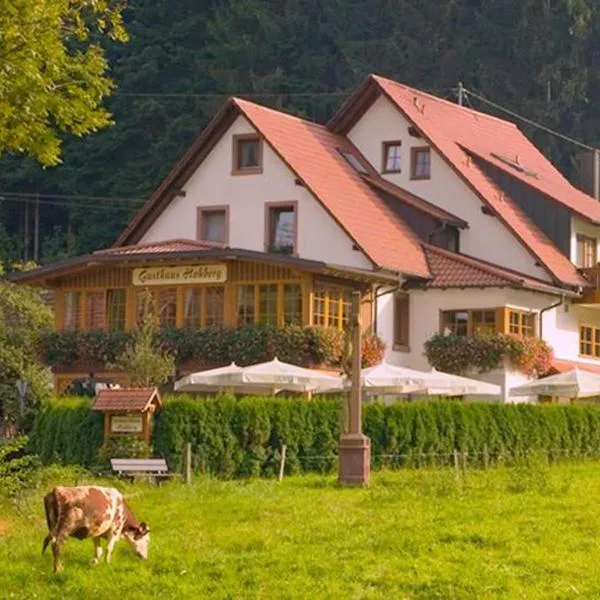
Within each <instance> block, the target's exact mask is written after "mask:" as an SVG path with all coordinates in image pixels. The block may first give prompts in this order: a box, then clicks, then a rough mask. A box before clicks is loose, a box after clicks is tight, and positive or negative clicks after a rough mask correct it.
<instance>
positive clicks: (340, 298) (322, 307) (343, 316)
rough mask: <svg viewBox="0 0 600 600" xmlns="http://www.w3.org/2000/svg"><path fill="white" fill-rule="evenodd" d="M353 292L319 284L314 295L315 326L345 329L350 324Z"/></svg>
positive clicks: (313, 320)
mask: <svg viewBox="0 0 600 600" xmlns="http://www.w3.org/2000/svg"><path fill="white" fill-rule="evenodd" d="M351 310H352V290H351V289H349V288H344V287H339V286H330V285H326V284H320V283H319V284H317V285H316V286H315V289H314V293H313V319H312V322H313V325H319V326H321V327H335V328H336V329H343V328H344V327H345V326H346V325H348V323H349V322H350V311H351Z"/></svg>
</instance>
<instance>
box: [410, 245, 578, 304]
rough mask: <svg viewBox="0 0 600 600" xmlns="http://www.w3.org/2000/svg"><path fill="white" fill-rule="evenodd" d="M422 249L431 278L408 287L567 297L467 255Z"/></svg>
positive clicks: (552, 287)
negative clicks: (492, 289) (502, 289)
mask: <svg viewBox="0 0 600 600" xmlns="http://www.w3.org/2000/svg"><path fill="white" fill-rule="evenodd" d="M423 248H424V251H425V256H426V257H427V263H428V264H429V270H430V271H431V279H428V280H420V281H418V280H413V281H410V282H409V283H407V284H406V285H405V287H407V288H411V287H412V288H414V287H419V288H425V289H432V288H437V289H448V288H481V287H512V288H517V289H523V288H524V289H530V290H535V291H537V292H547V293H549V294H565V290H564V289H562V288H557V287H554V286H552V285H549V284H548V283H546V282H544V281H541V280H539V279H535V278H533V277H527V276H526V275H523V274H522V273H517V272H516V271H513V270H511V269H505V268H503V267H498V266H497V265H494V264H492V263H489V262H486V261H483V260H479V259H477V258H474V257H472V256H468V255H466V254H459V253H456V252H450V251H449V250H444V249H442V248H437V247H435V246H430V245H424V246H423ZM567 295H570V296H576V295H577V294H575V293H568V294H567Z"/></svg>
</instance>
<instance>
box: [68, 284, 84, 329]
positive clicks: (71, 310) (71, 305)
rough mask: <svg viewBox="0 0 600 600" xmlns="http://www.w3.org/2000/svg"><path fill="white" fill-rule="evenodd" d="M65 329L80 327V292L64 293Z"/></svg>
mask: <svg viewBox="0 0 600 600" xmlns="http://www.w3.org/2000/svg"><path fill="white" fill-rule="evenodd" d="M64 328H65V329H66V330H77V329H81V292H66V293H65V319H64Z"/></svg>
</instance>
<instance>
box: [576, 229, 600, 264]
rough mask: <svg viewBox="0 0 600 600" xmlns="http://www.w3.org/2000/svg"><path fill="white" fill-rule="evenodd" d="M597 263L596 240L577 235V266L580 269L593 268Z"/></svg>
mask: <svg viewBox="0 0 600 600" xmlns="http://www.w3.org/2000/svg"><path fill="white" fill-rule="evenodd" d="M597 262H598V260H597V240H596V238H593V237H589V236H587V235H580V234H577V266H578V267H582V268H589V267H595V266H596V264H597Z"/></svg>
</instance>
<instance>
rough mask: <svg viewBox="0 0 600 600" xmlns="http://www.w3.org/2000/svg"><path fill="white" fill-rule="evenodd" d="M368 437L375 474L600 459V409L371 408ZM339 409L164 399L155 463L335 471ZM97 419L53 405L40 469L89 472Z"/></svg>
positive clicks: (41, 432) (40, 431) (267, 401)
mask: <svg viewBox="0 0 600 600" xmlns="http://www.w3.org/2000/svg"><path fill="white" fill-rule="evenodd" d="M363 416H364V430H365V433H366V434H367V435H368V436H369V437H370V438H371V448H372V457H373V466H374V467H375V468H378V467H381V466H388V467H399V466H410V465H413V466H415V465H420V464H438V465H449V464H452V463H453V460H454V457H453V452H454V451H455V450H458V451H459V452H467V453H469V462H470V464H476V463H479V464H484V463H486V462H489V463H491V464H493V463H494V462H497V461H504V460H509V461H510V460H513V459H515V458H520V457H526V456H527V455H528V454H531V453H539V454H542V455H543V456H546V457H547V458H549V459H550V460H556V459H558V458H562V457H574V458H578V457H586V456H598V455H600V408H599V407H596V406H591V405H577V406H556V405H554V406H543V405H525V404H521V405H503V404H462V403H459V402H453V401H445V402H427V403H411V404H407V403H398V404H394V405H391V406H383V405H380V404H370V405H367V406H365V409H364V415H363ZM339 432H340V401H339V400H336V399H317V400H312V401H304V400H298V399H287V398H263V397H260V398H259V397H248V398H243V399H241V400H235V399H233V398H229V397H219V398H209V399H202V400H201V399H194V398H192V397H186V396H172V397H170V398H169V397H168V398H166V399H165V404H164V407H163V409H162V410H161V411H160V413H159V414H158V415H157V418H156V425H155V428H154V433H153V440H152V442H153V448H154V455H156V456H164V457H165V458H166V459H167V461H168V463H169V465H170V468H171V469H174V470H180V469H181V465H182V455H183V449H184V445H185V444H186V442H190V443H191V444H192V453H193V460H194V470H195V471H196V472H203V473H213V474H216V475H218V476H220V477H240V476H248V475H271V474H273V473H275V472H276V470H277V468H278V464H279V451H280V448H281V446H282V445H283V444H285V445H286V446H287V460H286V472H288V473H294V472H302V471H317V472H331V471H332V470H333V469H335V466H336V461H337V447H338V439H339ZM101 443H102V417H101V415H98V414H93V413H90V412H89V411H88V408H87V404H86V403H85V402H82V401H78V402H73V401H68V402H65V401H64V400H61V401H55V402H52V403H49V404H47V405H46V407H45V408H44V410H43V411H42V413H41V414H40V415H39V417H38V419H37V421H36V423H35V426H34V431H33V434H32V439H31V444H32V447H33V449H34V450H35V451H36V452H38V453H39V454H40V457H41V458H42V460H43V461H44V462H51V461H54V460H60V461H62V462H66V463H80V464H82V465H84V466H89V465H90V464H93V461H94V457H95V456H96V453H97V451H98V449H99V448H100V445H101Z"/></svg>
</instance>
